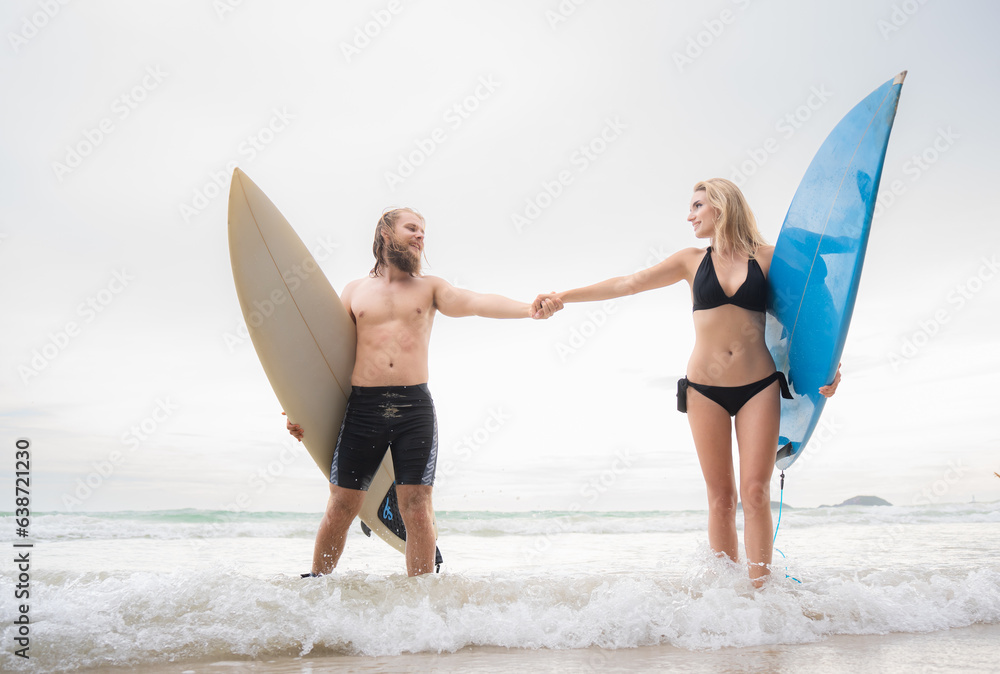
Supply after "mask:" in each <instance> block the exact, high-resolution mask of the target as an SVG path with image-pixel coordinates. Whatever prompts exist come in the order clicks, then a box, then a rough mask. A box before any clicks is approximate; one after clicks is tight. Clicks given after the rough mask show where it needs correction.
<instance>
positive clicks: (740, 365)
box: [687, 304, 775, 386]
mask: <svg viewBox="0 0 1000 674" xmlns="http://www.w3.org/2000/svg"><path fill="white" fill-rule="evenodd" d="M764 316H765V314H764V313H763V312H759V311H749V310H747V309H743V308H741V307H737V306H735V305H732V304H726V305H723V306H720V307H715V308H714V309H704V310H701V311H695V312H694V330H695V345H694V351H693V352H692V354H691V358H690V360H688V367H687V378H688V380H690V381H693V382H695V383H697V384H706V385H709V386H743V385H744V384H750V383H752V382H755V381H759V380H761V379H763V378H765V377H767V376H768V375H770V374H771V373H772V372H774V370H775V368H774V360H773V359H772V358H771V353H770V352H769V351H768V350H767V345H766V344H765V343H764Z"/></svg>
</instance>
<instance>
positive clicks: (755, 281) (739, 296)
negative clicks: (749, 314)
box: [691, 246, 767, 311]
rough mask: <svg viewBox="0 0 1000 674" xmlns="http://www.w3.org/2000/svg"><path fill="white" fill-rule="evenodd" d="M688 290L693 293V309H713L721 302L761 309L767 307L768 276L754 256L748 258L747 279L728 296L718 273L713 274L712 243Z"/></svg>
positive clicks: (750, 308)
mask: <svg viewBox="0 0 1000 674" xmlns="http://www.w3.org/2000/svg"><path fill="white" fill-rule="evenodd" d="M691 290H692V294H693V295H694V311H698V310H699V309H714V308H715V307H721V306H722V305H723V304H735V305H736V306H738V307H741V308H743V309H747V310H749V311H764V310H765V309H766V308H767V279H766V278H764V272H763V270H762V269H761V268H760V265H759V264H757V260H754V259H753V258H750V259H749V260H748V261H747V279H746V281H744V282H743V285H741V286H740V287H739V289H738V290H737V291H736V292H735V293H734V294H733V296H732V297H730V296H729V295H727V294H726V291H725V290H723V289H722V285H721V284H720V283H719V277H718V276H716V274H715V265H714V264H713V263H712V247H711V246H709V247H708V250H707V251H705V257H704V258H703V259H702V261H701V265H699V267H698V271H697V272H696V273H695V275H694V286H693V287H692V289H691Z"/></svg>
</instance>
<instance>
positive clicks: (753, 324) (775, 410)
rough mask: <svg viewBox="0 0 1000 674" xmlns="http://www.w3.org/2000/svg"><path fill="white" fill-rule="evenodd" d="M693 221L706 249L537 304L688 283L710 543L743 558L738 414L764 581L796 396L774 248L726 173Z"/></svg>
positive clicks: (749, 515)
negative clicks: (778, 312)
mask: <svg viewBox="0 0 1000 674" xmlns="http://www.w3.org/2000/svg"><path fill="white" fill-rule="evenodd" d="M687 219H688V222H690V223H691V225H692V227H693V229H694V235H695V236H696V237H697V238H699V239H709V242H710V244H711V245H710V246H709V247H708V248H707V249H700V248H687V249H685V250H682V251H679V252H677V253H675V254H674V255H671V256H670V257H669V258H667V259H666V260H664V261H663V262H660V263H659V264H657V265H655V266H653V267H650V268H649V269H645V270H643V271H639V272H636V273H635V274H631V275H629V276H621V277H617V278H612V279H608V280H606V281H601V282H600V283H595V284H594V285H590V286H587V287H585V288H575V289H573V290H567V291H564V292H559V293H547V294H543V295H539V296H538V298H537V299H536V300H535V307H536V308H537V307H539V306H541V302H542V301H544V300H546V299H552V300H561V301H562V302H567V303H568V302H594V301H601V300H608V299H612V298H615V297H622V296H623V295H634V294H635V293H639V292H643V291H646V290H652V289H654V288H662V287H664V286H669V285H672V284H674V283H677V282H679V281H682V280H684V281H687V282H688V284H689V285H690V286H691V294H692V298H693V301H694V327H695V346H694V352H693V353H692V354H691V358H690V360H689V361H688V366H687V376H686V377H685V378H684V379H681V380H680V381H679V382H678V386H677V407H678V409H679V410H680V411H682V412H684V411H686V412H687V415H688V422H689V423H690V425H691V434H692V435H693V436H694V444H695V448H696V450H697V452H698V461H699V463H700V464H701V470H702V474H703V475H704V477H705V483H706V485H707V487H708V542H709V545H711V547H712V550H713V551H714V552H715V553H716V554H717V555H720V556H722V555H725V556H726V557H728V558H729V559H731V560H733V561H736V559H737V545H738V541H737V536H736V504H737V485H736V480H735V477H734V472H733V455H732V423H733V420H735V425H736V441H737V444H738V448H739V461H740V484H739V496H740V499H741V500H742V502H743V516H744V519H745V527H744V529H745V531H744V545H745V549H746V557H747V560H748V562H749V565H750V579H751V580H752V581H753V582H754V585H756V586H758V587H759V586H760V585H761V584H762V583H763V582H764V580H765V579H766V577H767V575H768V574H769V573H770V568H769V566H770V564H771V553H772V539H773V530H772V524H771V497H770V484H771V474H772V472H773V470H774V459H775V453H776V451H777V447H778V422H779V418H780V416H781V405H780V401H779V399H778V396H779V395H784V396H785V397H786V398H788V397H791V395H790V393H789V391H788V385H787V383H786V382H785V377H784V375H783V374H782V373H780V372H776V371H775V366H774V361H773V359H772V358H771V354H770V352H769V351H768V349H767V346H766V345H765V344H764V316H765V313H764V310H765V304H766V302H767V274H768V271H769V269H770V266H771V257H772V255H773V254H774V246H770V245H768V244H767V243H766V242H765V241H764V239H763V237H762V236H761V235H760V232H758V231H757V223H756V220H755V219H754V216H753V212H752V211H751V210H750V207H749V205H748V204H747V202H746V199H745V198H744V196H743V193H742V192H740V189H739V188H738V187H737V186H736V185H735V184H733V183H732V182H730V181H728V180H725V179H722V178H714V179H712V180H705V181H702V182H699V183H698V184H697V185H695V187H694V195H693V196H692V197H691V212H690V214H689V215H688V218H687ZM839 382H840V371H839V370H838V372H837V376H836V378H835V379H834V382H833V383H832V384H830V385H829V386H824V387H823V388H821V389H820V392H821V393H822V394H823V395H825V396H831V395H833V393H834V391H836V388H837V385H838V384H839Z"/></svg>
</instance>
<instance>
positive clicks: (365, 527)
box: [361, 522, 372, 538]
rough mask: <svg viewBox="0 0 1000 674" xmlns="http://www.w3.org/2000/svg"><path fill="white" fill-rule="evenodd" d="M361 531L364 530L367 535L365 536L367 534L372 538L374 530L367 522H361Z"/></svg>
mask: <svg viewBox="0 0 1000 674" xmlns="http://www.w3.org/2000/svg"><path fill="white" fill-rule="evenodd" d="M361 531H362V533H364V535H365V536H367V537H368V538H371V537H372V530H371V527H369V526H368V525H367V524H365V523H364V522H361Z"/></svg>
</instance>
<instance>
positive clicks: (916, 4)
mask: <svg viewBox="0 0 1000 674" xmlns="http://www.w3.org/2000/svg"><path fill="white" fill-rule="evenodd" d="M926 4H927V0H903V2H901V3H898V4H893V6H892V11H891V12H889V17H888V18H886V19H879V20H878V21H876V22H875V26H876V27H877V28H878V32H879V33H881V34H882V39H883V40H888V39H889V38H890V37H892V34H893V33H897V32H899V31H900V30H901V29H902V28H903V26H905V25H906V24H907V23H908V22H909V21H910V19H911V18H913V16H914V15H915V14H916V13H917V12H919V11H920V10H921V8H923V6H924V5H926Z"/></svg>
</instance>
